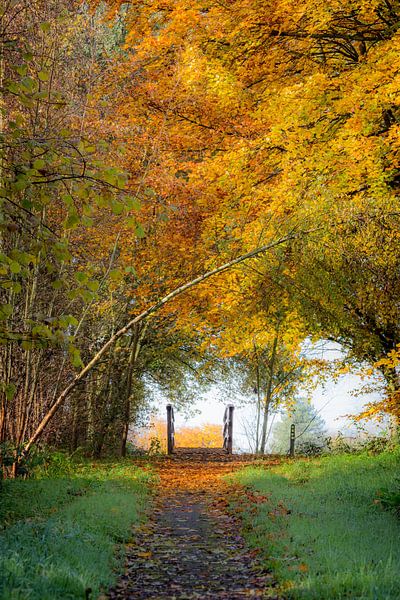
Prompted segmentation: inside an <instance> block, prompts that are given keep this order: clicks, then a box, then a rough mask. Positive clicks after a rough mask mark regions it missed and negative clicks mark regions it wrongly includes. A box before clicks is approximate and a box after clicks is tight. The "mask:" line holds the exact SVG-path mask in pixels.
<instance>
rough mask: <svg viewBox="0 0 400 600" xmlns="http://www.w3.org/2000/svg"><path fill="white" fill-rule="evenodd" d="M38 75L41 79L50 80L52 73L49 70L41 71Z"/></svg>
mask: <svg viewBox="0 0 400 600" xmlns="http://www.w3.org/2000/svg"><path fill="white" fill-rule="evenodd" d="M38 77H39V79H40V81H48V80H49V78H50V74H49V72H48V71H39V73H38Z"/></svg>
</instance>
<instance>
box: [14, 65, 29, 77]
mask: <svg viewBox="0 0 400 600" xmlns="http://www.w3.org/2000/svg"><path fill="white" fill-rule="evenodd" d="M15 70H16V72H17V73H18V75H21V77H24V76H25V75H26V74H27V72H28V65H26V64H24V65H20V66H19V67H16V68H15Z"/></svg>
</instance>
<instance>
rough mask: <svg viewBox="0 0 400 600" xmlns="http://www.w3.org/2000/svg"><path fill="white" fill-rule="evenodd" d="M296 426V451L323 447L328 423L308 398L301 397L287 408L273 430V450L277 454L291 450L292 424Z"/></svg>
mask: <svg viewBox="0 0 400 600" xmlns="http://www.w3.org/2000/svg"><path fill="white" fill-rule="evenodd" d="M292 424H294V425H295V426H296V446H295V448H296V451H297V452H307V451H308V450H309V449H310V448H314V449H318V448H323V446H324V445H325V439H324V438H325V437H326V435H327V431H326V424H325V421H324V420H323V418H322V417H321V416H320V415H319V414H318V411H317V410H316V408H315V407H314V406H313V405H312V404H310V403H309V402H308V401H307V400H304V399H299V400H297V402H296V405H295V406H294V407H293V408H292V409H291V410H290V411H289V410H287V411H286V412H285V413H284V415H283V418H282V420H281V421H279V423H277V424H276V425H275V427H274V429H273V432H272V445H271V450H272V452H275V453H277V454H286V453H287V452H288V451H289V443H290V442H289V438H290V426H291V425H292Z"/></svg>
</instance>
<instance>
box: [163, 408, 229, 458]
mask: <svg viewBox="0 0 400 600" xmlns="http://www.w3.org/2000/svg"><path fill="white" fill-rule="evenodd" d="M233 411H234V406H233V405H232V404H229V405H228V406H227V407H226V408H225V413H224V420H223V425H222V433H221V448H176V447H175V417H174V408H173V406H172V404H167V452H168V454H176V453H179V454H181V455H182V456H183V455H185V454H187V453H190V454H191V455H196V454H198V455H199V456H200V455H201V456H203V457H204V456H205V455H206V454H209V455H210V456H211V455H212V456H215V457H216V456H221V457H223V456H226V455H227V454H232V448H233Z"/></svg>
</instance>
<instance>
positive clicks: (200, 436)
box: [134, 419, 223, 452]
mask: <svg viewBox="0 0 400 600" xmlns="http://www.w3.org/2000/svg"><path fill="white" fill-rule="evenodd" d="M153 440H158V441H157V442H156V443H155V444H154V441H153ZM134 442H135V444H136V445H137V446H139V447H141V448H145V449H146V450H149V449H155V448H156V447H157V448H159V449H160V450H161V451H162V452H166V448H167V423H166V421H165V420H163V419H154V420H153V421H152V422H151V424H150V426H149V427H148V428H146V429H145V430H144V431H141V432H140V433H139V434H138V435H137V436H135V438H134ZM222 442H223V440H222V427H221V425H215V424H212V423H205V424H204V425H198V426H195V427H190V426H187V425H186V426H182V427H179V428H178V429H177V430H176V431H175V445H176V447H178V448H222Z"/></svg>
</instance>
